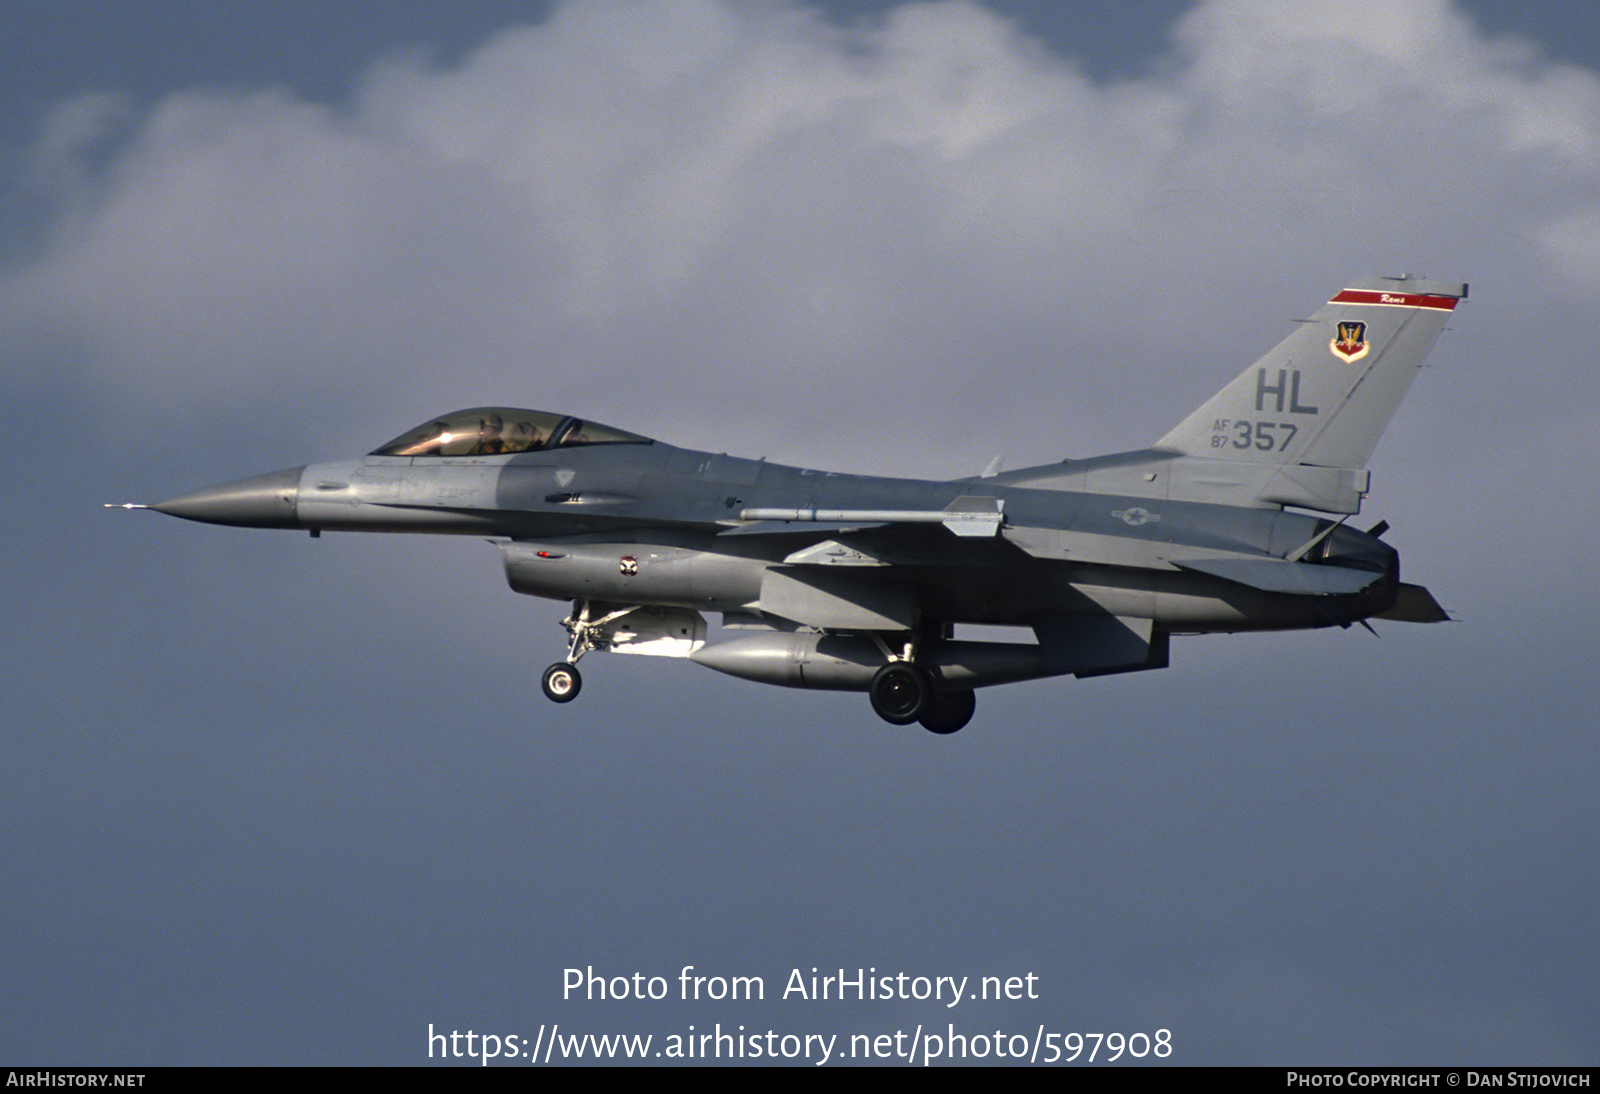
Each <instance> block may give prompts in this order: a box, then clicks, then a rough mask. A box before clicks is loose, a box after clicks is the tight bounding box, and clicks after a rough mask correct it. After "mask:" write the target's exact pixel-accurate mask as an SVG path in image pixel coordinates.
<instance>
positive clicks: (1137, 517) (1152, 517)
mask: <svg viewBox="0 0 1600 1094" xmlns="http://www.w3.org/2000/svg"><path fill="white" fill-rule="evenodd" d="M1111 515H1112V516H1114V517H1116V518H1117V519H1118V520H1120V521H1121V522H1122V523H1124V524H1129V525H1132V526H1133V527H1135V528H1137V527H1139V525H1141V524H1150V523H1152V522H1154V521H1158V520H1160V519H1161V514H1160V513H1152V512H1151V511H1150V510H1148V509H1145V508H1142V507H1140V506H1137V505H1135V506H1133V507H1131V508H1128V509H1114V510H1112V512H1111Z"/></svg>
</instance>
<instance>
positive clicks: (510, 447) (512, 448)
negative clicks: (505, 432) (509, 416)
mask: <svg viewBox="0 0 1600 1094" xmlns="http://www.w3.org/2000/svg"><path fill="white" fill-rule="evenodd" d="M543 447H544V438H543V437H541V436H540V435H539V431H538V430H537V429H535V428H534V426H533V423H532V422H529V421H521V422H518V423H517V424H516V425H514V426H512V427H511V436H510V437H508V438H507V439H506V447H505V451H507V452H535V451H537V450H539V449H541V448H543Z"/></svg>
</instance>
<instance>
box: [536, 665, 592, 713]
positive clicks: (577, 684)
mask: <svg viewBox="0 0 1600 1094" xmlns="http://www.w3.org/2000/svg"><path fill="white" fill-rule="evenodd" d="M539 686H540V687H541V688H543V689H544V694H545V698H547V699H549V700H550V701H551V702H552V703H570V702H572V700H574V699H576V698H577V697H578V692H580V691H582V690H583V677H582V676H580V675H578V666H577V665H574V664H573V663H572V662H570V661H557V662H556V663H555V664H553V665H551V666H550V667H549V668H547V669H545V670H544V677H543V678H542V679H541V680H540V681H539Z"/></svg>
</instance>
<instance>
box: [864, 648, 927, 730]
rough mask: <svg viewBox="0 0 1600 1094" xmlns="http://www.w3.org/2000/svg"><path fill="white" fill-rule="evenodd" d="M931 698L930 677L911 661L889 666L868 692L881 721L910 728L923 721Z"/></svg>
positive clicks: (883, 670)
mask: <svg viewBox="0 0 1600 1094" xmlns="http://www.w3.org/2000/svg"><path fill="white" fill-rule="evenodd" d="M932 694H933V689H932V688H931V687H930V686H929V685H928V676H927V674H926V673H924V672H923V671H922V670H921V669H919V668H917V666H915V665H913V664H912V663H911V662H909V661H891V662H889V663H888V664H887V665H885V666H883V668H881V669H879V670H878V673H877V675H876V676H874V677H873V678H872V685H871V687H869V688H868V689H867V697H868V698H869V699H871V700H872V709H873V710H874V711H875V712H876V713H877V715H878V717H880V718H882V719H883V720H884V721H885V722H888V723H889V724H890V725H895V726H908V725H910V724H911V723H912V722H915V721H916V720H917V719H918V718H920V717H921V716H922V712H923V709H924V708H925V707H926V706H927V702H928V697H929V696H930V695H932Z"/></svg>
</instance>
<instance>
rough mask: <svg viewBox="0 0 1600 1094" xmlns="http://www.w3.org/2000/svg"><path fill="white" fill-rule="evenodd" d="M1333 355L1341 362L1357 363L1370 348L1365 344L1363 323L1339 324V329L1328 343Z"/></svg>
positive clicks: (1365, 336) (1365, 337)
mask: <svg viewBox="0 0 1600 1094" xmlns="http://www.w3.org/2000/svg"><path fill="white" fill-rule="evenodd" d="M1328 348H1329V349H1331V350H1332V351H1333V355H1334V356H1335V357H1337V358H1339V359H1340V360H1342V361H1359V360H1361V358H1363V357H1365V356H1366V355H1367V350H1369V349H1371V348H1372V346H1371V345H1370V344H1369V343H1368V342H1367V325H1366V324H1365V323H1340V324H1339V329H1338V332H1337V333H1336V334H1334V336H1333V341H1331V342H1329V343H1328Z"/></svg>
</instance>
